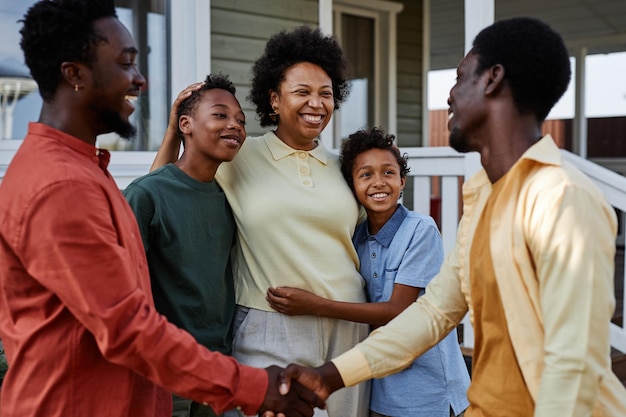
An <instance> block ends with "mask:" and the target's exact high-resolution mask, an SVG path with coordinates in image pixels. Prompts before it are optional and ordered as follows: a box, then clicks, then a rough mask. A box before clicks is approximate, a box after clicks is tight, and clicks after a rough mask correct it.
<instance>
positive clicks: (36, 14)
mask: <svg viewBox="0 0 626 417" xmlns="http://www.w3.org/2000/svg"><path fill="white" fill-rule="evenodd" d="M106 17H114V18H117V13H116V11H115V5H114V3H113V0H92V1H85V0H48V1H39V2H37V3H35V4H34V5H33V6H32V7H30V8H29V9H28V11H27V12H26V14H25V15H24V17H23V19H21V20H20V21H19V22H21V23H22V24H23V26H22V28H21V29H20V34H21V35H22V39H21V41H20V46H21V48H22V51H23V52H24V60H25V62H26V65H27V66H28V68H29V69H30V73H31V75H32V77H33V79H34V80H35V81H36V82H37V84H38V86H39V94H41V97H42V98H43V99H44V100H45V101H50V100H51V99H52V98H53V97H54V94H55V93H56V89H57V87H58V86H59V83H60V82H61V64H62V63H63V62H81V63H83V64H86V65H91V64H92V63H93V62H94V61H95V59H96V51H95V49H96V46H97V45H98V44H99V43H100V42H105V41H106V38H105V37H103V36H102V35H101V34H99V33H97V32H96V31H95V29H94V25H93V23H94V21H96V20H98V19H101V18H106Z"/></svg>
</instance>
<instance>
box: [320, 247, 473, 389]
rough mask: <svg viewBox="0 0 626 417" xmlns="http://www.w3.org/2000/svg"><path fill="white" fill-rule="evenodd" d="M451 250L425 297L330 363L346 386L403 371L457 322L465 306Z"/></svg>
mask: <svg viewBox="0 0 626 417" xmlns="http://www.w3.org/2000/svg"><path fill="white" fill-rule="evenodd" d="M457 245H458V244H457ZM456 250H458V246H457V248H455V251H456ZM455 251H453V252H452V253H450V255H448V257H447V258H446V261H445V262H444V263H443V265H442V267H441V270H440V271H439V274H437V276H436V277H435V278H433V280H432V281H431V282H430V284H429V285H428V286H427V288H426V294H425V295H423V296H421V297H420V298H418V300H417V301H416V302H415V303H413V304H411V305H410V306H409V307H407V308H406V309H405V310H404V311H403V312H402V313H400V314H399V315H398V316H396V318H394V319H393V320H392V321H390V322H389V323H388V324H387V325H386V326H382V327H379V328H378V329H376V330H374V331H373V332H372V333H371V334H370V336H369V337H368V338H367V339H365V340H364V341H363V342H361V343H359V344H358V345H357V346H355V347H354V348H352V349H351V350H349V351H347V352H345V353H344V354H342V355H340V356H338V357H336V358H334V359H333V360H332V362H333V364H334V365H335V366H336V367H337V370H338V371H339V373H340V375H341V378H342V379H343V382H344V384H345V385H346V386H353V385H356V384H358V383H360V382H362V381H365V380H368V379H371V378H382V377H384V376H387V375H390V374H393V373H396V372H399V371H401V370H402V369H405V368H406V367H407V366H408V365H409V364H410V363H411V362H413V361H414V360H415V359H416V358H417V357H418V356H420V355H421V354H423V353H424V352H426V351H427V350H428V349H430V348H431V347H432V346H434V345H436V344H437V343H438V342H439V341H440V340H441V339H443V338H444V337H445V336H446V335H447V334H448V333H449V332H450V331H451V330H452V329H454V328H455V327H456V326H457V325H458V324H459V323H460V322H461V320H462V319H463V317H465V314H466V313H467V310H468V306H467V302H466V300H465V297H464V294H463V292H462V289H461V282H460V278H459V271H460V266H459V263H458V260H457V259H458V258H457V254H456V252H455Z"/></svg>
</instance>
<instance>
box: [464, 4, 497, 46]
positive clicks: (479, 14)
mask: <svg viewBox="0 0 626 417" xmlns="http://www.w3.org/2000/svg"><path fill="white" fill-rule="evenodd" d="M464 1H465V53H466V54H467V53H468V52H469V50H470V49H472V42H473V41H474V38H475V37H476V35H478V32H480V31H481V30H482V29H484V28H486V27H487V26H489V25H490V24H492V23H493V22H494V16H495V0H464Z"/></svg>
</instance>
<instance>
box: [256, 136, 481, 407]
mask: <svg viewBox="0 0 626 417" xmlns="http://www.w3.org/2000/svg"><path fill="white" fill-rule="evenodd" d="M393 141H394V136H393V135H387V134H386V133H385V132H384V131H383V130H381V129H379V128H373V129H371V130H360V131H358V132H356V133H354V134H352V135H350V138H349V139H348V140H347V141H346V142H344V144H343V146H342V148H341V169H342V172H343V175H344V177H345V178H346V181H347V182H348V184H349V185H350V188H351V189H352V191H353V192H354V195H355V196H356V198H357V200H358V201H359V202H360V203H361V204H362V205H363V207H364V208H365V210H366V212H367V221H365V222H363V223H361V224H360V225H359V226H358V227H357V228H356V230H355V233H354V236H353V243H354V245H355V247H356V249H357V253H358V255H359V260H360V263H361V269H360V272H361V275H362V276H363V278H364V279H365V281H366V284H367V285H366V289H367V294H368V298H369V301H370V302H369V303H343V302H336V301H332V300H328V299H325V298H321V297H318V296H316V295H314V294H312V293H310V292H307V291H304V290H300V289H295V288H288V287H281V288H270V289H269V290H268V292H267V299H268V302H269V303H270V305H271V306H272V308H274V309H275V310H277V311H279V312H281V313H284V314H294V315H295V314H313V315H318V316H326V317H335V318H340V319H344V320H350V321H357V322H361V323H369V324H371V325H372V326H374V327H377V326H382V325H385V324H387V322H389V321H390V320H391V319H393V318H394V317H395V316H396V315H398V314H399V313H400V312H401V311H402V310H404V309H405V308H406V307H407V306H408V305H410V304H411V303H413V302H414V301H415V300H416V299H417V297H418V296H419V295H421V294H423V291H424V288H425V287H426V286H427V285H428V282H429V281H430V280H431V279H432V278H433V277H434V276H435V275H436V274H437V273H438V272H439V268H440V267H441V264H442V262H443V246H442V242H441V236H440V234H439V230H438V229H437V226H436V224H435V222H434V221H433V219H432V218H431V217H429V216H424V215H421V214H418V213H415V212H412V211H409V210H408V209H407V208H406V207H404V206H403V205H402V204H398V199H399V198H400V196H401V193H402V190H403V189H404V185H405V182H406V174H407V173H408V171H409V168H408V166H407V160H406V158H405V157H403V156H402V155H401V154H400V151H399V149H398V148H397V147H396V146H395V145H394V144H393ZM468 387H469V375H468V372H467V368H466V366H465V362H464V360H463V356H462V354H461V351H460V348H459V345H458V341H457V334H456V330H454V331H452V332H451V333H450V334H448V336H446V337H445V338H444V339H443V340H442V341H441V342H439V344H437V345H435V346H434V347H433V348H431V349H430V350H429V351H427V352H426V353H424V354H423V355H422V356H420V357H419V358H418V359H416V360H415V361H414V362H413V364H412V365H411V366H410V367H409V368H407V369H405V370H404V371H401V372H399V373H397V374H394V375H390V376H387V377H385V378H381V379H375V380H373V381H372V398H371V402H370V415H371V416H372V417H379V416H389V417H449V416H458V415H462V413H463V411H464V410H465V408H467V406H468V405H469V403H468V400H467V396H466V391H467V388H468Z"/></svg>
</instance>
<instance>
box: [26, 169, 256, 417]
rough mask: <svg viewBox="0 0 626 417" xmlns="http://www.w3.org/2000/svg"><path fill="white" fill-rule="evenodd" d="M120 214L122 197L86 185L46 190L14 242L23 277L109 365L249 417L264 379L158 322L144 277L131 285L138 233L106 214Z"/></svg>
mask: <svg viewBox="0 0 626 417" xmlns="http://www.w3.org/2000/svg"><path fill="white" fill-rule="evenodd" d="M112 200H115V201H112ZM120 205H121V206H122V207H126V204H125V202H124V200H123V197H122V196H121V195H119V196H112V195H110V194H107V193H106V191H105V190H104V189H102V188H100V187H99V186H97V185H95V184H93V183H91V182H88V181H81V180H75V181H64V182H62V183H58V184H55V185H52V186H49V187H47V188H46V189H45V191H43V192H42V193H41V194H40V195H38V197H37V198H36V201H33V202H32V204H31V205H30V209H29V212H28V214H27V217H26V218H27V220H26V221H25V222H24V226H23V231H22V232H21V233H20V238H19V240H18V244H17V245H18V246H19V250H18V253H21V254H23V255H22V262H23V264H24V266H25V268H26V269H27V270H28V272H29V274H30V275H31V276H32V277H34V278H35V279H36V280H37V281H38V282H39V283H40V284H41V285H42V286H44V287H46V288H47V289H48V290H49V291H51V292H52V293H54V294H55V295H56V296H57V297H58V298H59V299H60V300H61V302H62V303H63V305H64V306H65V307H66V308H67V309H68V310H69V312H70V313H71V314H72V316H73V317H74V318H75V320H77V321H78V322H80V323H81V324H82V325H83V326H84V327H85V328H86V329H87V330H88V331H89V332H90V333H91V334H93V336H94V338H95V340H96V342H97V344H98V347H99V349H100V351H101V352H102V355H103V356H104V357H105V358H106V359H107V360H108V361H110V362H112V363H116V364H118V365H121V366H124V367H126V368H129V369H131V370H132V371H134V372H136V373H138V374H140V375H143V376H144V377H146V378H148V379H150V380H152V381H153V382H155V383H157V384H159V385H161V386H163V387H165V388H167V389H169V390H170V391H173V392H176V393H177V394H179V395H183V396H185V397H187V398H191V399H194V400H196V401H201V402H207V403H209V404H210V405H211V406H213V408H214V409H215V410H216V412H221V411H223V410H226V409H230V408H234V407H236V406H241V407H242V408H243V410H244V411H245V412H246V413H248V414H253V413H255V412H256V411H257V409H258V407H259V406H260V405H261V403H262V402H263V398H264V396H265V392H266V390H267V386H268V381H267V373H266V372H265V371H264V370H263V369H256V368H251V367H247V366H244V365H240V364H238V363H237V362H236V361H235V360H234V359H233V358H232V357H228V356H224V355H221V354H219V353H216V352H210V351H209V350H208V349H206V348H204V347H203V346H201V345H199V344H197V343H196V342H195V339H194V338H193V337H192V336H191V335H189V334H188V333H186V332H184V331H183V330H181V329H179V328H177V327H176V326H174V325H172V324H170V323H169V322H167V320H166V319H165V318H164V317H163V316H161V315H160V314H158V313H157V311H156V310H155V309H154V306H153V303H152V301H151V300H150V299H149V294H148V293H147V292H146V290H144V288H145V282H147V275H146V277H145V278H144V279H142V277H141V276H138V275H140V274H144V273H145V274H148V272H147V266H146V265H145V255H144V253H143V251H142V250H141V247H140V246H139V242H137V241H136V240H135V239H136V237H135V235H134V233H136V230H137V228H136V223H135V221H134V219H133V218H132V214H131V212H130V210H128V209H127V208H125V209H123V210H116V209H114V208H113V207H115V206H117V207H118V208H119V207H120ZM122 230H124V231H127V232H123V231H122ZM128 231H129V232H128ZM125 239H126V240H125ZM128 239H130V241H128ZM148 285H149V284H148Z"/></svg>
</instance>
